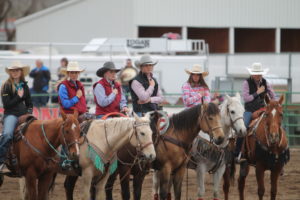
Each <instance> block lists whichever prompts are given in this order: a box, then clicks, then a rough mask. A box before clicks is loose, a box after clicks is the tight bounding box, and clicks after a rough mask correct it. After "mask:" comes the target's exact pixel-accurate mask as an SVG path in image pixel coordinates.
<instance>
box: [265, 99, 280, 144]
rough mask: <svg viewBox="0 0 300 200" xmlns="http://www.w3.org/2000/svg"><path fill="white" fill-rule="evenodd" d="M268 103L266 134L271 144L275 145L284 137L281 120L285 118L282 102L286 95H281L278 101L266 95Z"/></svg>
mask: <svg viewBox="0 0 300 200" xmlns="http://www.w3.org/2000/svg"><path fill="white" fill-rule="evenodd" d="M265 101H266V103H267V106H266V111H265V114H264V118H265V123H266V124H265V126H264V128H265V134H267V140H268V141H269V144H270V145H272V146H274V145H276V144H278V143H279V142H280V140H281V138H282V129H281V122H282V118H283V110H282V103H283V101H284V96H283V95H281V96H280V99H279V100H278V101H275V100H270V99H269V97H268V95H266V97H265Z"/></svg>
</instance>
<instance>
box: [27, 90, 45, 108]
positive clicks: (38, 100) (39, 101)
mask: <svg viewBox="0 0 300 200" xmlns="http://www.w3.org/2000/svg"><path fill="white" fill-rule="evenodd" d="M30 94H40V95H41V96H32V97H31V101H32V104H33V106H35V107H43V106H46V104H47V103H48V101H49V96H45V95H46V94H47V95H48V93H47V92H46V91H41V92H36V91H34V90H33V89H31V90H30Z"/></svg>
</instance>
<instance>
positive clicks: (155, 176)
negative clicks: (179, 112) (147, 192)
mask: <svg viewBox="0 0 300 200" xmlns="http://www.w3.org/2000/svg"><path fill="white" fill-rule="evenodd" d="M158 187H159V178H158V171H157V170H155V171H154V173H153V176H152V194H153V199H154V200H158Z"/></svg>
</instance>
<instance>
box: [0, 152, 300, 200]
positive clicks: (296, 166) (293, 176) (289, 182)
mask: <svg viewBox="0 0 300 200" xmlns="http://www.w3.org/2000/svg"><path fill="white" fill-rule="evenodd" d="M237 174H238V173H236V177H237ZM269 174H270V173H269V172H267V173H266V176H265V183H266V194H265V197H266V198H265V199H269V198H270V195H269V193H270V185H269V183H270V181H269V180H270V179H269ZM247 180H248V181H247V183H246V191H245V194H246V199H247V200H254V199H258V197H257V195H256V190H257V188H256V180H255V175H254V168H251V171H250V175H249V176H248V179H247ZM63 181H64V177H63V176H59V177H58V179H57V181H56V186H55V190H54V192H53V193H51V194H50V199H51V200H63V199H65V194H64V188H63ZM81 184H82V182H81V181H80V182H78V184H77V186H76V190H75V199H80V198H79V197H80V190H79V189H80V186H81ZM278 185H279V188H278V198H277V199H278V200H300V149H292V151H291V161H290V162H289V163H288V164H287V166H286V167H285V174H284V176H282V177H280V180H279V184H278ZM151 186H152V176H151V174H149V175H148V176H147V177H146V180H145V182H144V184H143V192H142V200H151V199H152V194H151V193H152V191H151ZM206 187H207V192H206V197H205V199H212V183H211V177H210V176H209V175H208V176H207V183H206ZM186 188H187V187H186V178H185V181H184V184H183V188H182V189H183V192H182V199H184V200H185V199H188V200H190V199H191V200H192V199H197V198H196V196H197V188H196V176H195V173H194V171H192V170H189V172H188V193H187V192H186ZM186 195H188V198H186ZM16 199H19V184H18V180H17V179H12V178H8V177H5V180H4V184H3V186H2V187H1V188H0V200H16ZM114 199H115V200H121V197H120V186H119V183H118V182H116V183H115V188H114ZM221 199H223V192H221ZM230 199H231V200H236V199H238V193H237V184H235V186H234V187H231V189H230Z"/></svg>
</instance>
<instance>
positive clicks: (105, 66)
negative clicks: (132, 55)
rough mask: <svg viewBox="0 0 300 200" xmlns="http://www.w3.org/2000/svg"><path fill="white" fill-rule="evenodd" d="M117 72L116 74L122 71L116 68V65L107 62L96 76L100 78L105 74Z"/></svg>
mask: <svg viewBox="0 0 300 200" xmlns="http://www.w3.org/2000/svg"><path fill="white" fill-rule="evenodd" d="M109 70H111V71H115V72H116V73H117V72H119V71H120V69H117V68H116V67H115V64H114V63H113V62H110V61H109V62H105V63H104V64H103V67H101V68H100V69H98V70H97V72H96V75H97V76H99V77H103V75H104V74H105V72H107V71H109Z"/></svg>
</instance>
